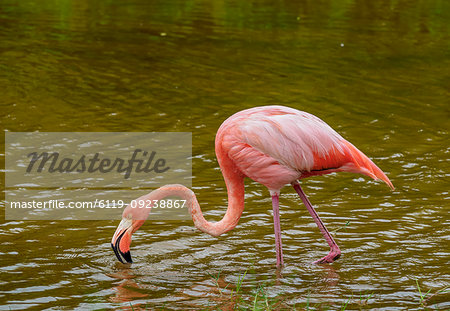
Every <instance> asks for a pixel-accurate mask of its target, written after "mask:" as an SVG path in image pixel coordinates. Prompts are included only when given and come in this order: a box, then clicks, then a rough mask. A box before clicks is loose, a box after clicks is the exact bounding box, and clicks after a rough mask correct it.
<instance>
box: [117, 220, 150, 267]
mask: <svg viewBox="0 0 450 311" xmlns="http://www.w3.org/2000/svg"><path fill="white" fill-rule="evenodd" d="M143 223H144V221H143V220H134V219H133V218H132V217H131V215H128V217H124V218H122V221H121V222H120V224H119V226H118V227H117V229H116V232H115V233H114V235H113V237H112V240H111V247H112V249H113V250H114V253H115V254H116V256H117V259H119V261H120V262H121V263H132V262H133V260H132V259H131V254H130V244H131V236H132V234H133V233H134V232H136V230H138V229H139V227H141V226H142V224H143Z"/></svg>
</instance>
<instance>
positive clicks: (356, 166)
mask: <svg viewBox="0 0 450 311" xmlns="http://www.w3.org/2000/svg"><path fill="white" fill-rule="evenodd" d="M343 145H344V146H345V149H346V153H347V157H348V158H349V160H350V163H349V164H346V165H344V166H343V167H341V169H343V170H344V171H348V172H354V173H361V174H364V175H367V176H369V177H372V178H373V179H375V180H382V181H384V182H385V183H386V184H387V185H388V186H389V187H391V189H392V190H394V186H393V185H392V183H391V181H390V180H389V178H388V177H387V176H386V174H385V173H384V172H383V171H382V170H381V169H380V168H379V167H378V166H376V165H375V163H373V162H372V160H370V159H369V158H368V157H367V156H366V155H365V154H364V153H362V152H361V151H359V150H358V149H357V148H356V147H355V146H353V145H352V144H351V143H349V142H348V141H345V140H344V141H343Z"/></svg>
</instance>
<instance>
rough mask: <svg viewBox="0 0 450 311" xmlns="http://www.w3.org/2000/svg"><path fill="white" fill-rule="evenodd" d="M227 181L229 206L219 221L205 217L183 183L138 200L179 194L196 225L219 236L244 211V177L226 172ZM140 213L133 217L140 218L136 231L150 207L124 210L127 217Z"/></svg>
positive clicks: (124, 215)
mask: <svg viewBox="0 0 450 311" xmlns="http://www.w3.org/2000/svg"><path fill="white" fill-rule="evenodd" d="M224 178H225V183H226V185H227V192H228V207H227V211H226V212H225V215H224V217H223V218H222V219H221V220H220V221H218V222H209V221H207V220H206V219H205V218H204V217H203V213H202V210H201V208H200V205H199V203H198V200H197V197H196V196H195V193H194V192H193V191H192V190H191V189H189V188H187V187H185V186H183V185H178V184H175V185H165V186H163V187H161V188H158V189H156V190H154V191H152V192H150V193H149V194H147V195H145V196H142V197H140V198H139V199H137V200H144V201H145V202H153V200H163V199H164V198H166V197H168V196H177V197H180V198H181V199H182V200H186V205H187V207H188V209H189V212H190V214H191V216H192V220H193V221H194V224H195V226H196V227H197V228H198V229H199V230H201V231H203V232H205V233H208V234H210V235H212V236H219V235H221V234H223V233H225V232H228V231H230V230H232V229H233V228H234V227H236V225H237V224H238V222H239V219H240V217H241V215H242V212H243V211H244V178H243V177H242V176H240V174H238V175H234V176H227V175H226V173H224ZM133 212H135V213H139V212H140V215H133V218H135V219H136V218H138V219H139V224H137V226H136V228H135V230H134V231H136V230H137V229H138V228H139V227H140V226H141V225H142V224H143V223H144V221H145V219H146V218H147V217H148V215H149V213H150V209H148V208H146V209H131V208H130V206H129V207H128V208H127V209H126V210H125V211H124V213H123V217H124V218H126V217H127V214H128V213H133Z"/></svg>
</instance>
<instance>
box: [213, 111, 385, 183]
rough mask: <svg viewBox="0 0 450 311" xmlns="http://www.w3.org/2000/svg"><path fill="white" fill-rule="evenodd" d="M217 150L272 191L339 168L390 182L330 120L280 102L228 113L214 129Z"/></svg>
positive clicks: (246, 174)
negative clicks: (229, 114) (331, 124)
mask: <svg viewBox="0 0 450 311" xmlns="http://www.w3.org/2000/svg"><path fill="white" fill-rule="evenodd" d="M224 151H227V152H225V153H226V154H223V153H224ZM219 153H221V154H223V155H224V156H228V157H229V158H230V159H231V160H232V161H233V162H234V164H235V165H236V167H237V169H238V170H239V171H240V172H242V173H243V174H244V175H245V176H247V177H249V178H251V179H253V180H255V181H257V182H259V183H261V184H263V185H265V186H266V187H267V188H269V190H272V191H275V192H278V191H279V190H280V189H281V188H282V187H283V186H284V185H286V184H289V183H291V182H292V181H295V180H297V179H302V178H305V177H309V176H313V175H324V174H328V173H332V172H340V171H347V172H353V173H361V174H365V175H367V176H370V177H372V178H374V179H381V180H383V181H385V182H386V183H387V184H388V185H389V186H390V187H392V184H391V182H390V181H389V179H388V178H387V177H386V175H384V173H383V172H382V171H381V170H380V169H379V168H378V167H377V166H376V165H375V164H374V163H373V162H372V161H371V160H370V159H369V158H367V157H366V156H365V155H364V154H363V153H362V152H361V151H359V150H358V149H357V148H356V147H354V146H353V145H352V144H351V143H349V142H348V141H346V140H345V139H344V138H342V136H341V135H339V134H338V133H337V132H336V131H334V130H333V129H332V128H331V127H330V126H329V125H328V124H326V123H325V122H323V121H322V120H320V119H319V118H317V117H316V116H314V115H312V114H309V113H307V112H303V111H298V110H295V109H292V108H288V107H283V106H265V107H257V108H251V109H247V110H243V111H240V112H238V113H236V114H234V115H233V116H231V117H230V118H228V119H227V120H226V121H225V122H224V123H223V124H222V126H221V127H220V128H219V130H218V132H217V136H216V154H219Z"/></svg>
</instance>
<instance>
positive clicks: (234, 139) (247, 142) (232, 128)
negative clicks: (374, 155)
mask: <svg viewBox="0 0 450 311" xmlns="http://www.w3.org/2000/svg"><path fill="white" fill-rule="evenodd" d="M215 151H216V156H217V160H218V162H219V165H220V168H221V170H222V174H223V178H224V180H225V184H226V186H227V192H228V207H227V210H226V212H225V215H224V217H223V218H222V220H220V221H218V222H209V221H207V220H206V219H205V218H204V217H203V214H202V211H201V209H200V205H199V203H198V201H197V198H196V196H195V194H194V192H193V191H192V190H190V189H189V188H187V187H185V186H183V185H178V184H175V185H165V186H162V187H160V188H158V189H156V190H154V191H152V192H150V193H149V194H147V195H144V196H142V197H140V198H138V199H137V200H138V201H139V200H144V201H145V202H154V201H153V200H162V199H164V198H166V197H168V196H177V197H180V198H182V199H184V200H186V205H187V207H188V209H189V212H190V214H191V216H192V220H193V221H194V224H195V226H196V227H197V228H198V229H199V230H201V231H203V232H206V233H208V234H210V235H212V236H214V237H217V236H219V235H221V234H224V233H225V232H228V231H230V230H232V229H233V228H235V227H236V225H237V224H238V222H239V219H240V217H241V215H242V212H243V210H244V179H245V177H248V178H251V179H252V180H254V181H256V182H258V183H260V184H262V185H264V186H266V187H267V188H268V190H269V193H270V195H271V197H272V209H273V221H274V231H275V250H276V260H277V267H281V266H282V265H283V264H284V261H283V249H282V243H281V228H280V213H279V196H280V190H281V188H283V187H284V186H285V185H287V184H291V185H292V186H293V187H294V189H295V191H296V192H297V193H298V195H299V196H300V199H301V200H302V201H303V203H304V205H305V206H306V208H307V210H308V212H309V213H310V214H311V216H312V218H313V219H314V221H315V223H316V224H317V226H318V227H319V230H320V232H321V233H322V235H323V236H324V238H325V240H326V241H327V243H328V245H329V246H330V252H329V253H328V255H326V256H325V257H323V258H321V259H319V260H317V261H315V262H314V263H332V262H333V261H335V260H336V259H338V258H339V257H340V255H341V251H340V249H339V247H338V245H337V244H336V242H335V241H334V239H333V237H332V236H331V234H330V232H329V231H328V230H327V228H326V227H325V225H324V223H323V222H322V220H321V219H320V218H319V215H318V214H317V212H316V211H315V210H314V208H313V206H312V205H311V203H310V201H309V199H308V198H307V197H306V195H305V193H304V192H303V189H302V188H301V187H300V184H299V180H300V179H302V178H306V177H310V176H317V175H324V174H329V173H333V172H352V173H360V174H364V175H367V176H369V177H371V178H373V179H375V180H382V181H384V182H385V183H386V184H387V185H388V186H390V187H391V188H392V189H394V187H393V185H392V183H391V182H390V180H389V178H388V177H387V176H386V175H385V174H384V173H383V171H382V170H381V169H379V168H378V167H377V166H376V165H375V164H374V163H373V162H372V161H371V160H370V159H369V158H368V157H367V156H366V155H364V154H363V153H362V152H361V151H359V150H358V149H357V148H356V147H355V146H353V145H352V144H351V143H350V142H348V141H347V140H345V139H344V138H342V136H341V135H339V134H338V133H337V132H336V131H334V130H333V129H332V128H331V127H330V126H329V125H328V124H326V123H325V122H324V121H322V120H321V119H319V118H318V117H316V116H314V115H312V114H309V113H307V112H303V111H299V110H296V109H293V108H289V107H284V106H264V107H255V108H250V109H246V110H242V111H240V112H237V113H235V114H234V115H232V116H231V117H229V118H228V119H227V120H225V121H224V122H223V123H222V125H221V126H220V128H219V130H218V131H217V134H216V141H215ZM149 213H150V209H149V208H132V207H131V204H130V205H128V206H127V207H126V208H125V210H124V211H123V215H122V221H121V222H120V224H119V226H118V227H117V230H116V231H115V233H114V235H113V238H112V241H111V246H112V248H113V250H114V252H115V254H116V256H117V258H118V259H119V261H120V262H122V263H132V259H131V254H130V244H131V237H132V234H133V233H134V232H136V230H138V229H139V228H140V227H141V226H142V225H143V223H144V222H145V220H146V219H147V217H148V215H149Z"/></svg>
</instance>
